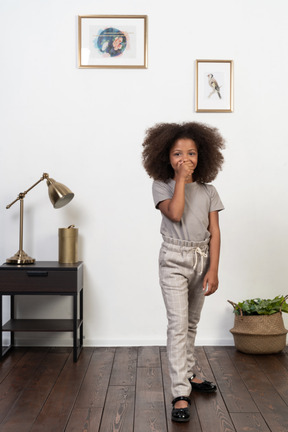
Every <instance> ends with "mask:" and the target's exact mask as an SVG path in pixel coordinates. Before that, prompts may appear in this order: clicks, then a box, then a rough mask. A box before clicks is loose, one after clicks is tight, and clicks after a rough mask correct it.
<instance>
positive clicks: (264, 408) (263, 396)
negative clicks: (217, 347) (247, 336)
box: [228, 349, 288, 432]
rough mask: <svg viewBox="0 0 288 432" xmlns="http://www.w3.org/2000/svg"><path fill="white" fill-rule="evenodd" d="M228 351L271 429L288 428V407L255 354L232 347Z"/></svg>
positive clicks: (281, 429) (276, 431)
mask: <svg viewBox="0 0 288 432" xmlns="http://www.w3.org/2000/svg"><path fill="white" fill-rule="evenodd" d="M228 352H229V355H230V357H231V359H232V361H233V363H234V365H235V366H236V368H237V370H238V372H239V373H240V375H241V377H242V380H243V381H244V382H245V385H246V387H247V389H248V390H249V392H250V394H251V396H252V398H253V400H254V401H255V403H256V404H257V407H258V409H259V411H260V413H261V414H262V416H263V418H264V419H265V421H266V423H267V425H268V426H269V428H270V429H271V431H273V432H278V431H279V432H280V431H281V432H282V431H286V430H288V415H287V412H288V407H287V405H286V404H285V402H284V401H283V399H282V398H281V397H280V396H279V394H278V393H277V392H276V390H275V389H274V387H273V386H271V383H270V381H269V379H268V378H267V376H266V374H265V373H264V372H263V371H262V370H261V368H260V367H259V365H258V364H257V362H256V360H255V356H251V355H247V354H243V353H240V352H239V351H236V350H231V349H230V350H229V351H228Z"/></svg>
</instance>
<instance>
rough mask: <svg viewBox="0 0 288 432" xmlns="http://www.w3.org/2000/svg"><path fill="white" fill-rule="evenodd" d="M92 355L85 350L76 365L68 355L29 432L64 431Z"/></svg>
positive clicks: (87, 349) (90, 351) (88, 350)
mask: <svg viewBox="0 0 288 432" xmlns="http://www.w3.org/2000/svg"><path fill="white" fill-rule="evenodd" d="M92 353H93V349H92V348H91V349H90V348H86V349H85V350H84V351H83V352H82V353H81V355H80V357H79V359H78V361H77V363H74V362H73V354H72V353H71V354H70V356H69V358H68V360H67V362H66V364H65V367H64V368H63V370H62V373H61V374H60V376H59V378H58V380H57V382H56V383H55V385H54V387H53V389H52V391H51V393H50V395H49V397H48V399H47V401H46V403H45V404H44V406H43V408H42V410H41V412H40V414H39V416H38V417H37V419H36V421H35V423H34V424H33V426H32V428H31V432H43V430H45V432H46V431H51V432H52V431H59V432H60V431H64V429H65V427H66V425H67V423H68V420H69V417H70V415H71V412H72V409H73V406H74V403H75V400H76V397H77V395H78V392H79V388H80V386H81V383H82V381H83V379H84V376H85V373H86V371H87V367H88V365H89V362H90V360H91V356H92Z"/></svg>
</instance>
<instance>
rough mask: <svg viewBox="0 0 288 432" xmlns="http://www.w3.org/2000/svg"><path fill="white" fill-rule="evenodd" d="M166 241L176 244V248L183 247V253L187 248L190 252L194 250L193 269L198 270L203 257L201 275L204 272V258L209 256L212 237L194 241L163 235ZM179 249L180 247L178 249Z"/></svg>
mask: <svg viewBox="0 0 288 432" xmlns="http://www.w3.org/2000/svg"><path fill="white" fill-rule="evenodd" d="M163 240H164V243H169V244H170V245H174V246H175V247H176V249H178V248H181V252H182V253H183V252H184V251H185V250H186V251H187V252H188V251H189V252H190V251H192V253H193V254H194V260H195V262H194V266H193V270H194V271H195V270H196V267H197V264H198V258H199V256H200V257H201V269H200V273H199V275H201V274H202V273H203V269H204V258H208V251H209V246H208V245H209V241H210V238H207V239H205V240H204V241H202V242H192V241H189V240H181V239H173V238H171V237H166V236H163ZM178 250H179V249H178Z"/></svg>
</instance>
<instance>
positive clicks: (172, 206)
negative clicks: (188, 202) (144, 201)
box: [158, 162, 193, 222]
mask: <svg viewBox="0 0 288 432" xmlns="http://www.w3.org/2000/svg"><path fill="white" fill-rule="evenodd" d="M192 173H193V168H192V165H191V163H183V162H180V163H179V164H178V167H177V169H176V170H175V177H174V180H175V182H176V184H175V190H174V194H173V197H172V199H168V200H165V201H161V202H160V203H159V204H158V208H159V210H160V211H161V212H162V213H163V214H164V215H165V216H166V217H167V218H168V219H170V220H171V221H172V222H180V221H181V218H182V215H183V212H184V207H185V184H186V181H187V179H189V178H191V175H192Z"/></svg>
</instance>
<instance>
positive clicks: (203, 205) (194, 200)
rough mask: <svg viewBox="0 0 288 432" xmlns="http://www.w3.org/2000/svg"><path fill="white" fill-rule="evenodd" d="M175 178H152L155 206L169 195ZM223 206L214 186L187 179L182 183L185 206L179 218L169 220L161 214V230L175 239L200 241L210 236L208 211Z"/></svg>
mask: <svg viewBox="0 0 288 432" xmlns="http://www.w3.org/2000/svg"><path fill="white" fill-rule="evenodd" d="M175 184H176V182H175V180H172V179H170V180H168V181H167V182H166V183H165V182H162V181H159V180H154V182H153V186H152V192H153V199H154V203H155V207H156V208H158V205H159V203H160V202H161V201H165V200H167V199H172V197H173V194H174V189H175ZM223 209H224V206H223V204H222V201H221V199H220V197H219V195H218V192H217V191H216V189H215V187H214V186H212V185H210V184H202V183H197V182H193V183H187V184H186V185H185V208H184V212H183V215H182V218H181V221H180V222H172V221H171V220H170V219H168V218H167V217H166V216H165V215H164V214H162V223H161V229H160V232H161V234H162V235H164V236H166V237H172V238H174V239H181V240H188V241H193V242H201V241H204V240H205V239H207V238H209V237H210V233H209V231H208V229H207V228H208V225H209V213H210V212H213V211H221V210H223Z"/></svg>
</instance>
